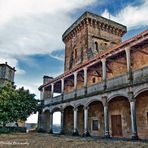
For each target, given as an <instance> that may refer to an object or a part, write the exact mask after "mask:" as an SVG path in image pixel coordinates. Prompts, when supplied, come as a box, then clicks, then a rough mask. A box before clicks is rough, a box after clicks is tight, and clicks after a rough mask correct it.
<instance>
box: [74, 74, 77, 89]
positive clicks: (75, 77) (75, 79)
mask: <svg viewBox="0 0 148 148" xmlns="http://www.w3.org/2000/svg"><path fill="white" fill-rule="evenodd" d="M76 89H77V72H75V73H74V90H76Z"/></svg>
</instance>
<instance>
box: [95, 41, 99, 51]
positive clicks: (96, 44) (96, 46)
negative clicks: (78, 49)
mask: <svg viewBox="0 0 148 148" xmlns="http://www.w3.org/2000/svg"><path fill="white" fill-rule="evenodd" d="M95 50H96V51H97V52H99V49H98V43H97V42H95Z"/></svg>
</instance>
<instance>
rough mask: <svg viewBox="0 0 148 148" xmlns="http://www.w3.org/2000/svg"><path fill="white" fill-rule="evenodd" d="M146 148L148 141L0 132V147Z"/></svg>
mask: <svg viewBox="0 0 148 148" xmlns="http://www.w3.org/2000/svg"><path fill="white" fill-rule="evenodd" d="M9 147H11V148H122V147H123V148H135V147H136V148H148V142H139V141H134V142H132V141H119V140H118V141H115V140H104V139H97V138H82V137H72V136H64V135H60V136H58V135H49V134H42V133H27V134H25V133H24V134H22V133H17V134H0V148H9Z"/></svg>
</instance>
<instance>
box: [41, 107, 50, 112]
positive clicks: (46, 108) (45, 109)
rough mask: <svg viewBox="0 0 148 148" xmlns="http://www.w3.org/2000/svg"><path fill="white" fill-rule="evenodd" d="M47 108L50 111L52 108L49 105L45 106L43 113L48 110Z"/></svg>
mask: <svg viewBox="0 0 148 148" xmlns="http://www.w3.org/2000/svg"><path fill="white" fill-rule="evenodd" d="M47 110H48V111H49V112H50V108H49V107H45V108H43V111H42V113H44V112H45V111H47Z"/></svg>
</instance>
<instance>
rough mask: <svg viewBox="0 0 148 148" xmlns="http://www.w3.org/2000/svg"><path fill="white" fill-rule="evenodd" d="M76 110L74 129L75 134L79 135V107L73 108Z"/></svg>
mask: <svg viewBox="0 0 148 148" xmlns="http://www.w3.org/2000/svg"><path fill="white" fill-rule="evenodd" d="M73 111H74V129H73V136H76V135H79V133H78V125H77V122H78V121H77V118H78V117H77V114H78V109H77V108H74V109H73Z"/></svg>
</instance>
